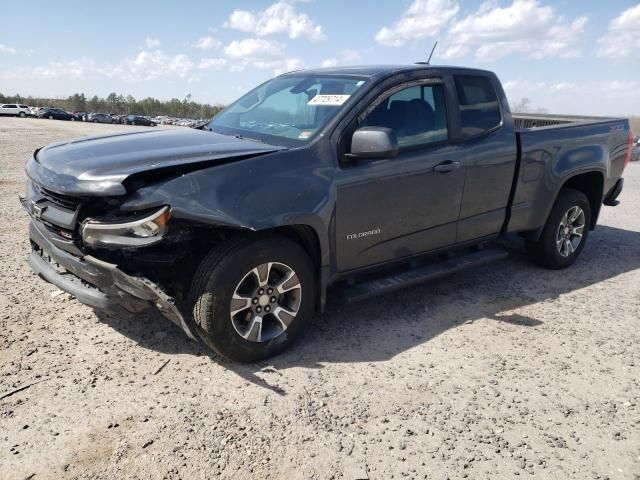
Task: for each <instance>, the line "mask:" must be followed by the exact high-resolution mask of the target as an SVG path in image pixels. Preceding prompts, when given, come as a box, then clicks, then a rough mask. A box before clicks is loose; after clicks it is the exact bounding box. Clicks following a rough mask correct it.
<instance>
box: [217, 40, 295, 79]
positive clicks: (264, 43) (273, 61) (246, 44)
mask: <svg viewBox="0 0 640 480" xmlns="http://www.w3.org/2000/svg"><path fill="white" fill-rule="evenodd" d="M284 48H285V45H284V44H282V43H279V42H274V41H270V40H265V39H264V38H245V39H243V40H234V41H232V42H231V43H230V44H229V45H227V46H226V47H224V53H225V55H226V56H227V57H228V58H229V59H230V60H232V61H233V62H234V63H233V64H232V65H231V67H230V70H231V71H232V72H241V71H243V70H244V69H245V68H247V67H248V66H252V67H255V68H257V69H259V70H273V71H274V72H275V73H276V74H279V73H283V72H288V71H291V70H299V69H301V68H303V67H304V62H302V60H300V59H299V58H288V57H287V56H286V54H285V51H284Z"/></svg>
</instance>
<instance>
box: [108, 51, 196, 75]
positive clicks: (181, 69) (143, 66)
mask: <svg viewBox="0 0 640 480" xmlns="http://www.w3.org/2000/svg"><path fill="white" fill-rule="evenodd" d="M193 66H194V64H193V62H192V61H191V59H189V57H187V56H186V55H184V54H181V53H180V54H177V55H167V54H166V53H164V52H163V51H161V50H143V51H142V52H140V53H138V55H137V56H136V57H135V58H134V59H133V60H127V61H125V62H124V63H122V64H120V65H117V66H116V67H115V68H114V71H115V72H117V73H118V75H122V77H123V78H124V79H125V80H131V81H137V80H154V79H156V78H160V77H178V78H186V77H187V76H188V74H189V73H190V72H191V70H192V69H193Z"/></svg>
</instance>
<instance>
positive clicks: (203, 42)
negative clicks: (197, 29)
mask: <svg viewBox="0 0 640 480" xmlns="http://www.w3.org/2000/svg"><path fill="white" fill-rule="evenodd" d="M221 46H222V42H221V41H220V40H218V39H217V38H215V37H211V36H207V37H201V38H199V39H198V41H197V42H196V43H194V44H193V47H195V48H201V49H202V50H207V49H209V48H219V47H221Z"/></svg>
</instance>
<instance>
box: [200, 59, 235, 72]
mask: <svg viewBox="0 0 640 480" xmlns="http://www.w3.org/2000/svg"><path fill="white" fill-rule="evenodd" d="M227 63H228V61H227V59H226V58H203V59H202V60H200V63H199V64H198V68H199V69H201V70H222V69H223V68H224V67H226V66H227Z"/></svg>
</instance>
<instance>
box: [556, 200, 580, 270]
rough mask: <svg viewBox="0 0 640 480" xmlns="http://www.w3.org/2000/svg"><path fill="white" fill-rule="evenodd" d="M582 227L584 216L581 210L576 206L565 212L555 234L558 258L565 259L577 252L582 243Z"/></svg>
mask: <svg viewBox="0 0 640 480" xmlns="http://www.w3.org/2000/svg"><path fill="white" fill-rule="evenodd" d="M584 227H585V215H584V210H582V208H580V207H578V206H577V205H576V206H573V207H571V208H570V209H569V210H567V211H566V212H565V214H564V215H563V216H562V219H561V220H560V225H558V232H557V234H556V247H557V248H558V253H559V254H560V256H562V257H564V258H566V257H568V256H570V255H571V254H573V253H574V252H575V251H576V250H577V248H578V246H579V245H580V242H582V235H583V234H584Z"/></svg>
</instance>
